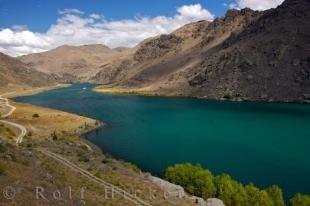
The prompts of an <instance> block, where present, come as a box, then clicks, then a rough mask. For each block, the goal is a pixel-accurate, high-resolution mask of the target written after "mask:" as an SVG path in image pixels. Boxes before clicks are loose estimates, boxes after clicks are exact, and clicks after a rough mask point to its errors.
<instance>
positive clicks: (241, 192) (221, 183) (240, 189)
mask: <svg viewBox="0 0 310 206" xmlns="http://www.w3.org/2000/svg"><path fill="white" fill-rule="evenodd" d="M214 182H215V186H216V188H217V191H216V196H217V197H218V198H219V199H221V200H223V202H224V203H225V205H226V206H243V205H246V204H247V201H248V200H247V193H246V191H245V189H244V186H243V185H242V184H240V183H238V182H236V181H234V180H233V179H232V178H231V177H230V176H229V175H227V174H222V175H219V176H217V177H216V178H215V181H214Z"/></svg>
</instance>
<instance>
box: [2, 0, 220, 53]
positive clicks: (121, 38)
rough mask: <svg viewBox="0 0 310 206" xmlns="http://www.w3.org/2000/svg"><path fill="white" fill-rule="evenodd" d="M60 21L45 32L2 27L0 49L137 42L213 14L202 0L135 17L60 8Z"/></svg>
mask: <svg viewBox="0 0 310 206" xmlns="http://www.w3.org/2000/svg"><path fill="white" fill-rule="evenodd" d="M59 14H60V15H61V16H60V17H59V18H58V20H57V22H56V23H55V24H53V25H51V26H50V28H49V29H48V31H47V32H45V33H36V32H32V31H29V30H23V31H19V30H12V29H10V28H5V29H1V30H0V52H4V53H6V54H9V55H12V56H19V55H24V54H29V53H34V52H42V51H46V50H49V49H52V48H55V47H57V46H60V45H63V44H68V45H83V44H105V45H107V46H109V47H112V48H113V47H119V46H126V47H131V46H135V45H136V44H137V43H139V42H141V41H142V40H144V39H145V38H149V37H152V36H156V35H159V34H167V33H170V32H172V31H173V30H175V29H177V28H179V27H181V26H183V25H185V24H187V23H190V22H192V21H199V20H210V21H211V20H213V18H214V16H213V15H212V14H211V13H210V12H209V11H208V10H207V9H205V8H203V7H202V6H201V5H200V4H195V5H185V6H182V7H179V8H178V9H177V13H176V14H175V15H174V16H171V17H167V16H157V17H153V18H150V17H136V18H134V19H124V20H117V21H113V20H107V19H105V18H104V16H103V15H99V14H91V15H89V16H88V17H86V16H84V15H82V14H83V12H82V11H79V10H77V9H65V10H62V11H59Z"/></svg>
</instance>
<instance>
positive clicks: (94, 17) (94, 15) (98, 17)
mask: <svg viewBox="0 0 310 206" xmlns="http://www.w3.org/2000/svg"><path fill="white" fill-rule="evenodd" d="M89 17H90V18H93V19H101V18H103V17H104V16H102V15H99V14H91V15H89Z"/></svg>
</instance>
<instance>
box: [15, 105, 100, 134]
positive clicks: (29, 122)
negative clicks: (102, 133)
mask: <svg viewBox="0 0 310 206" xmlns="http://www.w3.org/2000/svg"><path fill="white" fill-rule="evenodd" d="M14 106H16V108H17V109H16V111H15V112H14V113H13V114H12V115H11V116H10V120H11V121H13V122H17V123H19V124H22V125H24V126H25V127H26V128H27V131H29V132H31V133H32V136H34V137H40V138H42V137H47V136H49V135H51V134H52V133H54V132H56V133H67V134H80V133H82V132H86V131H87V130H90V129H93V128H94V127H96V126H98V122H97V121H96V120H94V119H90V118H86V117H81V116H78V115H74V114H69V113H66V112H61V111H57V110H53V109H47V108H43V107H38V106H33V105H30V104H22V103H14ZM34 114H38V115H39V117H33V115H34Z"/></svg>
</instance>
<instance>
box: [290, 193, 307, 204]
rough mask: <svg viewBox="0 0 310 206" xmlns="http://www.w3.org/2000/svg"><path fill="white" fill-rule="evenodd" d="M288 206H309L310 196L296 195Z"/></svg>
mask: <svg viewBox="0 0 310 206" xmlns="http://www.w3.org/2000/svg"><path fill="white" fill-rule="evenodd" d="M290 206H310V195H302V194H300V193H297V194H296V195H295V196H294V197H293V198H292V199H291V200H290Z"/></svg>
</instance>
